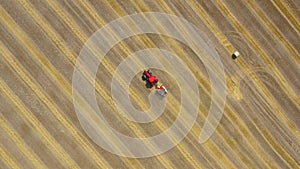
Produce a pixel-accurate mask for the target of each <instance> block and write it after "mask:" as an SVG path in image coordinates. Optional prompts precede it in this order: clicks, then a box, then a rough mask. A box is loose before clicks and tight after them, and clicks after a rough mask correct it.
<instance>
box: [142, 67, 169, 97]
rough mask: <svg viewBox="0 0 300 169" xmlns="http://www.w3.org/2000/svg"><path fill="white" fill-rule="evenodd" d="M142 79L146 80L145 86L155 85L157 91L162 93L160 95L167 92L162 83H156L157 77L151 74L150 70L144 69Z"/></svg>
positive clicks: (164, 94)
mask: <svg viewBox="0 0 300 169" xmlns="http://www.w3.org/2000/svg"><path fill="white" fill-rule="evenodd" d="M142 80H143V81H146V87H147V88H152V87H153V86H155V88H156V89H157V92H158V93H159V94H160V95H162V96H166V95H167V93H168V91H167V89H166V88H165V87H164V86H163V85H161V84H158V79H157V77H156V76H154V75H152V72H151V70H147V71H146V70H145V71H144V73H143V76H142Z"/></svg>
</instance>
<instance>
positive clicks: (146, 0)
mask: <svg viewBox="0 0 300 169" xmlns="http://www.w3.org/2000/svg"><path fill="white" fill-rule="evenodd" d="M0 4H1V6H0V23H1V24H0V38H1V40H0V110H1V113H0V157H1V158H0V168H1V169H2V168H3V169H6V168H25V169H31V168H51V169H52V168H53V169H54V168H55V169H60V168H85V169H93V168H95V169H96V168H101V169H102V168H112V169H118V168H119V169H126V168H128V169H140V168H145V169H146V168H147V169H161V168H170V169H171V168H178V169H184V168H186V169H191V168H197V169H198V168H272V169H273V168H300V78H299V77H300V21H299V20H300V1H299V0H240V1H233V0H198V1H196V0H188V1H180V0H167V1H164V0H156V1H151V0H140V1H125V0H116V1H115V0H108V1H104V0H97V1H96V0H60V1H58V0H45V1H41V0H9V1H5V0H0ZM142 12H160V13H166V14H170V15H175V16H177V17H179V18H184V19H185V20H186V21H188V22H189V23H192V24H193V25H195V26H196V27H197V28H198V29H199V30H201V31H202V32H203V33H204V34H205V35H206V37H207V39H208V41H209V43H210V44H211V46H210V47H211V50H215V51H216V52H217V54H218V55H219V56H220V61H221V63H222V65H223V67H224V75H225V76H224V78H225V82H224V85H226V92H227V95H226V102H225V106H224V113H223V116H222V119H221V120H220V123H219V124H218V126H217V128H216V130H215V131H214V133H213V134H212V136H211V137H210V138H209V139H208V140H207V141H206V142H204V143H202V144H200V143H199V142H198V141H199V136H200V133H201V132H202V131H203V125H204V124H205V121H206V118H207V117H208V114H209V110H210V106H211V104H212V102H213V101H214V99H213V98H212V93H213V87H212V81H211V80H210V78H211V77H210V75H209V71H208V70H207V67H206V66H207V65H206V63H205V61H204V60H203V59H205V57H204V56H202V55H198V53H197V52H195V51H194V50H193V48H192V47H191V46H189V45H187V44H186V43H183V42H181V41H179V40H178V39H175V38H172V37H170V36H166V34H155V33H145V34H139V35H136V36H130V37H129V38H126V39H124V40H122V41H121V42H120V43H117V44H116V45H115V46H113V48H111V50H109V52H108V53H107V54H106V55H105V56H104V57H103V59H102V62H101V64H100V65H99V67H98V70H97V74H96V83H95V96H96V101H97V104H98V107H99V109H100V110H101V112H102V114H103V118H105V120H106V121H107V122H108V124H109V125H110V127H111V128H113V129H115V130H116V131H118V132H120V133H122V134H124V135H126V136H129V137H136V138H141V137H142V138H147V137H151V136H155V135H158V134H160V133H162V132H163V131H166V130H167V129H168V128H170V127H171V126H172V125H173V124H174V123H175V121H176V118H177V117H178V116H179V114H180V113H179V112H180V110H181V109H182V106H181V104H180V103H181V102H180V101H182V99H184V98H186V97H184V96H183V95H182V92H186V93H188V94H191V95H190V96H191V97H190V98H193V97H192V94H194V93H193V91H187V90H188V88H187V87H185V86H182V85H179V83H178V81H177V79H176V78H175V76H174V75H173V74H172V73H174V74H178V75H183V76H184V74H185V73H184V72H182V69H176V68H177V67H176V68H174V69H176V70H177V71H178V72H171V73H170V72H165V71H162V70H159V69H157V68H153V69H151V70H152V71H153V73H154V74H155V75H156V76H157V77H158V78H159V79H160V81H161V82H162V83H163V84H164V85H165V86H166V87H167V88H168V91H169V93H168V95H167V96H166V97H165V98H164V99H165V101H166V107H165V109H164V111H163V113H162V115H161V116H159V117H158V118H157V119H155V120H154V121H153V122H150V123H137V122H133V121H130V120H128V119H127V118H126V117H124V116H123V114H122V113H120V112H119V111H118V109H117V108H116V105H115V103H114V100H113V98H112V94H111V92H112V91H111V90H112V85H111V83H112V81H113V80H112V78H113V76H114V72H115V71H116V69H117V68H118V66H119V65H120V64H121V63H122V61H124V60H125V59H126V58H127V57H129V56H130V55H133V54H134V53H135V52H137V51H140V50H145V49H152V48H157V49H161V50H165V51H169V52H172V53H173V54H174V55H176V56H177V57H178V58H180V59H181V60H182V61H183V62H184V63H185V64H186V65H187V67H188V68H189V70H190V72H191V73H192V74H193V75H194V77H195V78H196V85H197V87H198V90H199V98H200V104H199V108H198V109H199V110H198V112H197V114H198V116H197V118H196V119H195V123H194V124H192V128H191V130H190V131H189V132H188V133H187V135H186V136H185V137H184V139H183V140H182V141H180V142H179V144H177V145H176V146H175V147H173V148H171V149H170V150H168V151H166V152H164V153H161V154H158V155H155V156H152V157H147V158H129V157H122V156H119V155H116V154H114V153H111V152H109V151H107V150H106V149H104V148H103V147H102V146H99V145H98V144H96V143H95V142H94V141H93V140H92V139H91V137H89V136H90V134H87V133H86V132H85V129H86V128H83V126H82V125H81V124H82V121H81V120H79V118H78V116H77V114H76V111H75V108H74V100H73V99H74V98H73V94H74V93H73V92H74V91H73V88H72V87H73V86H72V82H73V83H74V79H72V78H73V75H74V74H73V73H74V70H75V68H76V63H78V62H77V59H78V58H79V57H80V56H81V57H84V56H82V55H80V52H81V49H82V48H83V47H84V45H85V44H86V42H87V41H88V40H89V38H90V37H91V36H92V35H93V34H94V33H95V32H97V31H98V30H99V29H100V28H103V27H104V26H106V25H107V24H109V23H111V22H112V21H114V20H116V19H118V18H121V17H124V16H127V15H131V14H139V13H142ZM133 22H138V21H133ZM139 23H140V22H139ZM156 25H159V24H158V23H156V22H153V26H156ZM174 27H178V29H180V30H182V27H180V25H177V24H175V25H174ZM132 30H135V29H134V28H132ZM121 31H122V30H121ZM161 31H168V29H167V28H166V27H161ZM183 32H184V31H183ZM124 34H126V32H125V33H124ZM108 35H109V36H110V35H112V36H116V35H113V34H110V33H108ZM195 36H196V35H195ZM182 37H183V38H184V39H186V41H187V42H190V41H191V39H189V38H188V36H187V35H185V34H184V33H182ZM116 38H118V37H116ZM100 41H101V40H100ZM188 44H189V43H188ZM99 45H100V46H101V43H100V44H99ZM202 47H203V46H202ZM203 48H204V47H203ZM199 49H200V50H202V49H201V46H200V47H199ZM203 50H205V49H203ZM235 51H239V53H240V56H239V57H238V58H237V59H235V60H233V59H232V57H231V55H232V54H233V53H234V52H235ZM135 61H136V62H135V64H137V65H138V66H140V67H143V66H144V67H145V65H146V64H145V63H144V62H142V61H141V60H135ZM169 62H171V60H170V61H169ZM143 63H144V64H143ZM166 63H167V62H166ZM162 65H164V63H162ZM145 69H146V67H145ZM127 71H128V73H129V72H130V70H127ZM124 72H125V73H126V71H124ZM141 75H142V71H140V72H139V73H138V74H136V76H134V77H133V79H132V80H131V83H130V85H129V86H128V93H129V98H130V101H131V103H132V106H133V107H135V108H136V109H137V110H140V111H146V110H148V109H149V108H150V107H151V105H150V102H149V100H148V96H149V94H150V93H151V90H150V89H147V88H146V87H145V84H144V82H143V81H142V80H141V78H140V77H141ZM88 77H89V76H87V78H88ZM72 80H73V81H72ZM116 81H117V83H120V84H123V81H124V79H123V80H122V78H117V79H116ZM220 86H222V85H220ZM84 87H85V86H83V88H84ZM124 89H125V88H124ZM153 90H154V89H152V91H153ZM75 92H76V91H75ZM189 92H190V93H189ZM216 96H218V93H216ZM220 97H221V96H220ZM190 102H193V99H191V100H190ZM124 111H126V110H124ZM149 114H150V115H151V113H149ZM93 117H94V116H93ZM94 120H95V119H94ZM95 121H96V120H95ZM183 125H190V124H187V123H186V124H184V123H183ZM95 126H96V127H100V126H101V125H100V124H95ZM99 134H103V135H104V133H96V132H95V133H93V135H94V136H97V135H99ZM170 139H172V138H171V136H170ZM118 141H122V140H117V141H116V140H114V141H111V142H110V143H111V144H115V143H116V142H118ZM161 144H163V143H161ZM151 151H152V150H151ZM153 151H154V149H153Z"/></svg>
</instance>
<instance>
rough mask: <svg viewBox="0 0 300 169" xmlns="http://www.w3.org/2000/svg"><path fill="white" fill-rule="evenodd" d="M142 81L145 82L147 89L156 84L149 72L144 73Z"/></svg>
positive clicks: (156, 80)
mask: <svg viewBox="0 0 300 169" xmlns="http://www.w3.org/2000/svg"><path fill="white" fill-rule="evenodd" d="M142 80H143V81H146V86H147V87H148V88H152V87H153V86H154V85H155V84H156V83H157V82H158V79H157V78H156V76H153V75H152V72H151V70H147V71H144V73H143V76H142Z"/></svg>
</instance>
